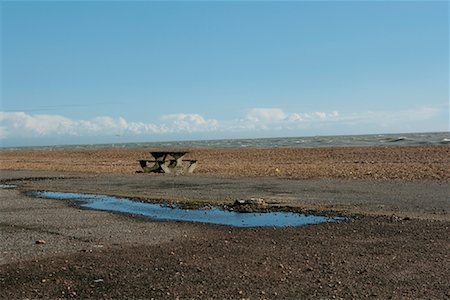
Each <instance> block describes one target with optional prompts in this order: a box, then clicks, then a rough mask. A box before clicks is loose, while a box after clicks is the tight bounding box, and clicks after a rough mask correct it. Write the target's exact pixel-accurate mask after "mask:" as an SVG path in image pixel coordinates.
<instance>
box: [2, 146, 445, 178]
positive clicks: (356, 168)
mask: <svg viewBox="0 0 450 300" xmlns="http://www.w3.org/2000/svg"><path fill="white" fill-rule="evenodd" d="M153 150H158V149H153ZM149 151H150V149H139V148H138V149H134V148H133V149H123V148H105V149H95V150H91V149H54V150H2V151H0V168H1V169H5V170H6V169H8V170H42V171H64V172H74V171H75V172H91V173H105V172H107V173H120V174H132V173H135V172H136V171H138V170H140V167H139V164H138V162H137V160H139V159H150V155H149ZM187 158H191V159H197V160H198V161H199V164H198V167H197V169H196V170H195V172H196V173H198V174H205V175H211V176H239V177H249V176H250V177H254V176H271V177H290V178H302V179H317V178H343V179H384V180H386V179H389V180H392V179H394V180H399V179H400V180H408V181H418V180H441V181H447V182H449V181H450V146H449V145H441V146H420V147H347V148H278V149H192V150H191V152H190V153H189V154H188V156H187Z"/></svg>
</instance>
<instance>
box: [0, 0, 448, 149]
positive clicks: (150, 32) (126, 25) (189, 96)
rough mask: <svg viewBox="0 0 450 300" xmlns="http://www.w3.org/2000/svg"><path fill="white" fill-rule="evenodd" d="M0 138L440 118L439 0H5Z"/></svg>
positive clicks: (114, 137)
mask: <svg viewBox="0 0 450 300" xmlns="http://www.w3.org/2000/svg"><path fill="white" fill-rule="evenodd" d="M1 14H2V15H1V27H2V28H1V29H2V36H1V59H2V60H1V75H2V86H1V105H0V143H2V144H3V145H5V146H9V145H34V144H66V143H83V142H88V143H91V142H96V141H98V142H132V141H158V140H159V141H162V140H181V139H215V138H239V137H273V136H310V135H336V134H365V133H389V132H391V133H392V132H421V131H423V132H424V131H448V130H449V3H448V2H447V1H440V2H431V1H417V2H416V1H413V2H409V1H396V2H394V1H386V2H384V1H331V2H326V1H315V2H314V1H298V2H257V1H249V2H240V1H236V2H234V1H233V2H226V1H225V2H205V1H199V2H190V1H183V2H151V1H136V2H134V1H95V2H84V1H4V2H2V3H1Z"/></svg>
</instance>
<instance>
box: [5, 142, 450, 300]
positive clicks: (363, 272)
mask: <svg viewBox="0 0 450 300" xmlns="http://www.w3.org/2000/svg"><path fill="white" fill-rule="evenodd" d="M448 149H449V147H402V148H398V149H397V148H389V149H387V150H386V149H384V148H367V149H362V148H351V149H339V148H337V149H334V150H333V149H331V150H330V149H324V150H323V149H301V150H296V149H281V150H279V151H278V150H273V151H272V150H264V149H250V150H248V151H242V152H239V155H240V156H239V162H240V163H238V164H236V163H235V162H236V159H234V157H235V153H234V152H233V151H234V150H215V151H216V152H214V151H212V152H211V151H206V150H196V151H194V152H193V153H191V155H192V156H193V155H194V154H195V156H196V157H193V158H199V157H202V158H203V159H204V161H203V163H201V164H200V165H199V170H198V171H199V172H198V174H194V175H192V176H179V177H176V176H161V175H150V174H134V172H135V171H136V170H137V168H136V161H135V160H134V159H135V158H136V157H137V159H139V158H142V156H143V154H144V153H145V152H144V151H141V150H123V151H122V150H105V149H104V150H99V151H93V152H92V151H86V150H82V151H78V152H77V151H62V152H58V151H54V152H51V151H47V152H45V151H37V152H33V151H10V152H8V151H2V152H1V153H0V162H1V166H0V167H1V168H2V169H3V170H1V171H0V183H2V184H15V185H17V187H16V188H14V189H0V226H1V232H2V234H1V235H0V253H1V256H0V298H1V299H23V298H51V299H54V298H91V299H99V298H140V299H142V298H146V299H151V298H155V299H191V298H200V299H211V298H215V299H299V298H301V299H333V298H342V299H349V298H356V299H359V298H367V297H370V298H374V299H387V298H391V299H449V298H450V284H449V282H450V269H449V268H448V267H446V266H448V265H450V255H449V254H448V253H450V251H449V249H450V234H449V227H450V217H449V215H450V213H449V212H450V197H449V195H450V187H449V185H448V181H449V176H450V175H448V174H449V173H450V172H448V171H449V156H448ZM105 151H106V152H105ZM133 151H135V152H133ZM133 153H134V154H133ZM106 154H107V155H110V156H108V157H105V156H104V155H106ZM218 154H220V155H222V156H223V157H224V159H223V160H222V163H221V164H218V165H215V159H214V158H215V157H217V155H218ZM294 154H295V155H296V156H294V157H297V158H296V159H294V160H292V159H290V160H289V161H288V162H287V163H286V164H285V167H286V169H285V168H279V171H274V170H275V169H272V168H274V167H275V166H280V164H281V161H275V162H273V163H272V162H271V163H268V164H267V163H266V164H265V165H267V166H268V167H267V169H263V168H262V163H260V162H262V161H263V160H260V159H258V158H264V161H265V160H266V159H268V160H270V159H275V160H276V159H281V160H283V159H287V158H288V157H289V156H290V155H294ZM197 156H198V157H197ZM130 157H131V158H132V159H131V158H130ZM144 157H145V156H144ZM277 157H279V158H277ZM298 157H301V160H300V159H299V158H298ZM30 158H31V159H30ZM293 161H294V163H293ZM371 161H373V163H371ZM227 162H228V163H227ZM327 165H328V169H327V168H326V167H327ZM200 166H202V167H200ZM258 167H259V168H260V169H258ZM291 167H292V169H289V168H291ZM27 168H28V169H30V170H24V169H27ZM83 168H85V169H86V170H84V172H77V171H80V170H83ZM12 169H22V171H14V170H12ZM33 170H34V171H33ZM39 170H47V171H39ZM105 170H106V171H108V172H109V173H107V174H106V173H105V174H102V173H101V172H102V171H105ZM246 170H247V171H248V172H249V174H245V172H247V171H246ZM252 170H253V171H252ZM264 170H266V171H267V172H266V171H264ZM287 170H293V171H292V173H291V174H289V173H286V172H288V171H287ZM330 170H331V171H330ZM333 170H334V171H333ZM336 170H337V171H336ZM235 172H243V173H240V174H235ZM273 172H276V173H274V174H275V175H273V176H272V173H273ZM368 172H371V173H370V174H369V173H368ZM375 174H378V175H377V176H375ZM244 175H245V176H244ZM249 175H251V176H249ZM266 175H270V176H269V177H266ZM383 178H384V179H383ZM387 179H390V180H387ZM392 179H395V180H392ZM32 190H52V191H78V192H89V193H98V194H108V195H117V196H131V197H137V198H139V199H141V200H144V201H149V200H155V201H163V200H165V201H171V202H183V203H191V204H192V203H194V204H200V205H201V204H204V203H212V204H221V205H223V204H230V203H232V202H233V201H234V200H236V199H246V198H249V197H261V198H264V199H265V200H266V201H267V202H269V203H270V204H271V205H273V206H274V207H275V208H276V207H279V206H282V207H285V208H286V207H289V209H290V210H300V211H315V212H320V213H322V214H344V215H349V216H352V218H350V219H349V220H348V221H345V222H338V223H322V224H317V225H308V226H304V227H290V228H278V229H275V228H251V229H239V228H234V227H227V226H216V225H206V224H193V223H181V222H155V221H151V220H148V219H143V218H140V217H137V216H129V215H121V214H117V213H111V212H102V211H92V210H85V209H79V208H78V207H76V206H73V205H72V204H70V203H69V202H64V201H58V200H46V199H36V198H31V197H29V196H28V194H27V193H28V192H29V191H32ZM38 241H42V242H38Z"/></svg>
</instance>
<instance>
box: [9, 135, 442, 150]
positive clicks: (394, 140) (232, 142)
mask: <svg viewBox="0 0 450 300" xmlns="http://www.w3.org/2000/svg"><path fill="white" fill-rule="evenodd" d="M30 143H32V142H31V141H30ZM449 144H450V132H448V131H442V132H419V133H389V134H358V135H335V136H333V135H323V136H322V135H320V136H304V137H302V136H299V137H269V138H237V139H208V140H181V141H176V140H174V141H158V142H125V141H120V140H118V141H117V142H116V143H91V144H89V143H87V144H67V145H64V144H62V145H36V146H32V145H31V146H0V150H21V149H27V150H29V149H72V148H74V149H99V148H111V147H112V148H141V147H150V148H189V149H202V148H208V149H209V148H212V149H214V148H284V147H294V148H329V147H367V146H369V147H372V146H383V147H386V146H419V145H449Z"/></svg>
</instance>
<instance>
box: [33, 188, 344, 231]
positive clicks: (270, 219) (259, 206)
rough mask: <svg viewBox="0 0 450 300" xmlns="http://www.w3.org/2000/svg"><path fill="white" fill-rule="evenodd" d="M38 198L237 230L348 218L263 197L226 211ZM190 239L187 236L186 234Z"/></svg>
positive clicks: (72, 196)
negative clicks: (275, 207) (272, 204)
mask: <svg viewBox="0 0 450 300" xmlns="http://www.w3.org/2000/svg"><path fill="white" fill-rule="evenodd" d="M32 195H34V196H35V197H39V198H49V199H59V200H69V201H75V202H76V203H78V204H79V205H80V206H81V207H86V208H91V209H96V210H104V211H113V212H121V213H127V214H132V215H141V216H144V217H148V218H149V219H153V220H162V221H185V222H200V223H212V224H219V225H228V226H235V227H287V226H303V225H309V224H318V223H322V222H338V221H344V220H346V219H347V218H345V217H326V216H318V215H305V214H301V213H295V212H281V211H275V212H273V211H270V210H268V204H267V203H266V202H265V201H264V199H261V198H249V199H243V200H237V201H236V202H235V205H234V207H231V208H230V209H229V210H225V209H222V208H219V207H212V208H209V209H203V208H199V209H184V208H180V207H179V206H169V205H167V204H162V203H145V202H139V201H133V200H131V199H127V198H117V197H113V196H106V195H94V194H81V193H64V192H34V193H33V194H32ZM183 236H184V237H187V235H186V234H184V235H183Z"/></svg>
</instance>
